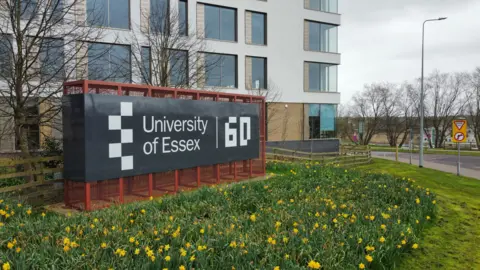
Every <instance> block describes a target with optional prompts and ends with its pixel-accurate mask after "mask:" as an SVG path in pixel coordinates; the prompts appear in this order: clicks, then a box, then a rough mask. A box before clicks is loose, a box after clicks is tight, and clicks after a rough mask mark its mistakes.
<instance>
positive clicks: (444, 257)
mask: <svg viewBox="0 0 480 270" xmlns="http://www.w3.org/2000/svg"><path fill="white" fill-rule="evenodd" d="M360 169H361V170H367V171H374V172H379V173H390V174H394V175H398V176H399V177H410V178H412V179H415V181H416V183H418V184H419V185H421V186H424V187H428V188H430V189H431V190H432V191H434V192H435V193H436V194H437V202H438V203H437V205H438V216H437V219H436V221H435V226H433V227H430V228H428V229H426V230H425V231H424V232H423V233H422V241H421V246H422V247H421V248H420V252H418V253H417V252H415V253H414V254H413V256H411V257H407V258H405V260H403V261H402V264H401V268H403V269H432V268H437V269H480V225H479V220H480V181H479V180H476V179H471V178H466V177H458V176H455V175H453V174H448V173H443V172H439V171H435V170H431V169H426V168H423V169H419V168H418V167H416V166H411V165H408V164H404V163H396V162H393V161H388V160H381V159H374V163H373V164H370V165H366V166H362V167H360Z"/></svg>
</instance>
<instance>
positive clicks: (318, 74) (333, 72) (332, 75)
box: [307, 62, 337, 92]
mask: <svg viewBox="0 0 480 270" xmlns="http://www.w3.org/2000/svg"><path fill="white" fill-rule="evenodd" d="M307 64H308V90H309V91H313V92H336V91H337V65H332V64H324V63H311V62H309V63H307Z"/></svg>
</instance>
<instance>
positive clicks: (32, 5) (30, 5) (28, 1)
mask: <svg viewBox="0 0 480 270" xmlns="http://www.w3.org/2000/svg"><path fill="white" fill-rule="evenodd" d="M14 2H16V1H12V4H15V3H14ZM17 3H18V2H17ZM20 8H21V10H20V18H22V19H24V20H29V19H30V18H31V17H32V16H35V13H37V11H38V0H21V2H20Z"/></svg>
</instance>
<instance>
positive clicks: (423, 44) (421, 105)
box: [418, 17, 447, 168]
mask: <svg viewBox="0 0 480 270" xmlns="http://www.w3.org/2000/svg"><path fill="white" fill-rule="evenodd" d="M446 19H447V17H440V18H437V19H429V20H426V21H424V22H423V27H422V78H421V82H420V84H421V86H420V156H419V158H418V159H419V161H418V167H420V168H423V118H424V109H423V103H424V93H423V62H424V52H425V23H427V22H434V21H443V20H446Z"/></svg>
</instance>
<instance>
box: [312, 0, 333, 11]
mask: <svg viewBox="0 0 480 270" xmlns="http://www.w3.org/2000/svg"><path fill="white" fill-rule="evenodd" d="M305 7H306V8H308V9H313V10H318V11H323V12H331V13H338V0H305Z"/></svg>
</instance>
